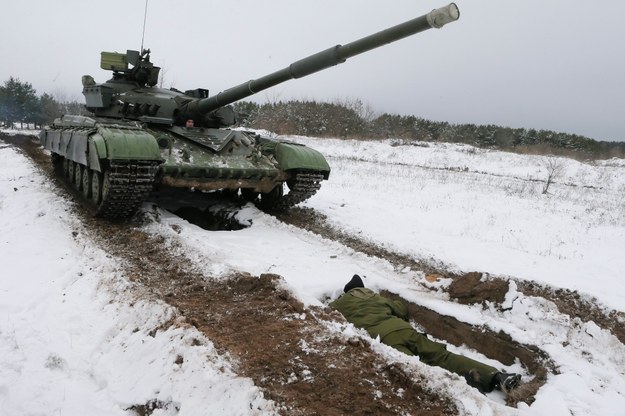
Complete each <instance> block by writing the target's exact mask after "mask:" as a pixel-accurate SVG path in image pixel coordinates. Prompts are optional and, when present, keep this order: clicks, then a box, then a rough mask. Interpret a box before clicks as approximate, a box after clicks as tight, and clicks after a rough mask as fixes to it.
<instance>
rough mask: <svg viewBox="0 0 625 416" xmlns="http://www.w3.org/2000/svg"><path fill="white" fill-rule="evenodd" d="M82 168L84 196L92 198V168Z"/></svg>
mask: <svg viewBox="0 0 625 416" xmlns="http://www.w3.org/2000/svg"><path fill="white" fill-rule="evenodd" d="M80 170H81V171H82V177H81V183H82V185H81V191H82V196H84V197H85V199H89V198H91V177H92V176H93V173H92V171H91V169H89V168H88V167H86V166H82V167H81V169H80Z"/></svg>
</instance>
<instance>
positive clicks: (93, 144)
mask: <svg viewBox="0 0 625 416" xmlns="http://www.w3.org/2000/svg"><path fill="white" fill-rule="evenodd" d="M100 159H106V143H104V138H103V137H102V136H101V135H99V134H97V133H96V134H94V135H92V136H91V137H89V167H90V168H91V169H93V170H97V171H98V172H102V166H100Z"/></svg>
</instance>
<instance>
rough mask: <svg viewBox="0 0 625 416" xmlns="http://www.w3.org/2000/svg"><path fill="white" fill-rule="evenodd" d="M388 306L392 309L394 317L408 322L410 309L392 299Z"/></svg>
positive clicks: (388, 301)
mask: <svg viewBox="0 0 625 416" xmlns="http://www.w3.org/2000/svg"><path fill="white" fill-rule="evenodd" d="M386 304H387V305H388V306H389V307H390V308H391V311H392V313H393V315H395V316H397V317H398V318H401V319H403V320H404V321H408V308H407V307H406V305H404V304H403V303H402V302H399V301H395V300H391V299H387V303H386Z"/></svg>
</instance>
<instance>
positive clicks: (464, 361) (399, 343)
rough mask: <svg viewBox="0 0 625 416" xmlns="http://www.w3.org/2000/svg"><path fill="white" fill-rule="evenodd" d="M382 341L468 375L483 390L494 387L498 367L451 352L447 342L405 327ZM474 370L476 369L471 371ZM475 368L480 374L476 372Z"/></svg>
mask: <svg viewBox="0 0 625 416" xmlns="http://www.w3.org/2000/svg"><path fill="white" fill-rule="evenodd" d="M382 342H384V343H385V344H388V345H390V346H391V347H393V348H395V349H398V350H400V351H403V352H405V350H406V349H407V350H409V351H410V352H411V353H412V354H410V355H418V356H419V359H420V360H421V361H422V362H424V363H426V364H429V365H434V366H437V367H442V368H444V369H446V370H449V371H451V372H453V373H456V374H459V375H461V376H464V377H467V381H469V377H470V379H471V380H470V381H471V382H470V384H472V385H473V384H477V385H479V388H480V390H482V391H486V392H488V391H491V390H492V389H493V387H494V386H493V385H494V382H493V377H494V376H495V374H496V373H497V372H498V370H497V369H496V368H494V367H491V366H489V365H486V364H483V363H481V362H479V361H476V360H473V359H471V358H468V357H464V356H462V355H459V354H454V353H452V352H449V351H447V346H446V345H445V344H441V343H438V342H434V341H431V340H429V339H428V338H427V336H426V335H425V334H421V333H419V332H417V331H414V330H411V329H404V330H401V331H396V332H391V333H390V334H388V335H387V336H386V337H384V339H383V340H382ZM472 370H474V371H473V372H471V371H472ZM475 370H476V371H477V372H478V374H475ZM470 372H471V373H470Z"/></svg>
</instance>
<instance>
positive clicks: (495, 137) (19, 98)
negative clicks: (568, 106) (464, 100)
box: [0, 77, 625, 160]
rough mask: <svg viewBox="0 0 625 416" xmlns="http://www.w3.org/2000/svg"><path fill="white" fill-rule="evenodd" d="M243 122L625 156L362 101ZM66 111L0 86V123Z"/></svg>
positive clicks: (243, 109) (561, 137)
mask: <svg viewBox="0 0 625 416" xmlns="http://www.w3.org/2000/svg"><path fill="white" fill-rule="evenodd" d="M234 108H235V110H236V111H237V112H238V113H239V114H240V116H239V122H240V124H241V125H242V126H244V127H249V128H254V129H265V130H269V131H272V132H274V133H277V134H293V135H302V136H313V137H334V138H345V139H359V140H363V139H398V140H401V141H402V142H405V143H411V142H418V141H427V142H448V143H465V144H470V145H473V146H477V147H482V148H489V149H499V150H505V151H512V152H517V153H532V154H553V155H561V156H567V157H572V158H576V159H582V160H583V159H609V158H612V157H618V158H625V142H606V141H596V140H593V139H590V138H587V137H584V136H579V135H575V134H568V133H558V132H554V131H550V130H535V129H524V128H516V129H513V128H509V127H501V126H496V125H492V124H489V125H475V124H450V123H447V122H440V121H430V120H425V119H423V118H420V117H416V116H401V115H396V114H386V113H384V114H381V115H379V114H376V113H375V111H374V110H373V109H372V108H371V107H370V106H369V105H366V104H364V103H362V101H360V100H345V101H340V102H339V101H336V102H333V103H328V102H316V101H287V102H281V101H280V102H274V103H266V104H257V103H254V102H250V101H240V102H238V103H236V104H234ZM63 114H82V115H88V114H89V112H88V111H87V110H86V109H85V107H84V104H83V103H81V102H77V101H66V100H63V99H62V98H60V97H54V96H52V95H49V94H45V93H44V94H43V95H41V96H37V93H36V91H35V90H34V89H33V87H32V85H31V84H30V83H27V82H21V81H20V80H19V79H16V78H12V77H11V78H10V79H9V80H8V81H6V82H5V83H4V85H2V86H0V126H1V125H5V126H9V125H14V124H16V123H19V124H22V125H27V126H28V125H35V126H43V125H45V124H49V123H51V122H52V121H54V119H55V118H57V117H60V116H61V115H63Z"/></svg>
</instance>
